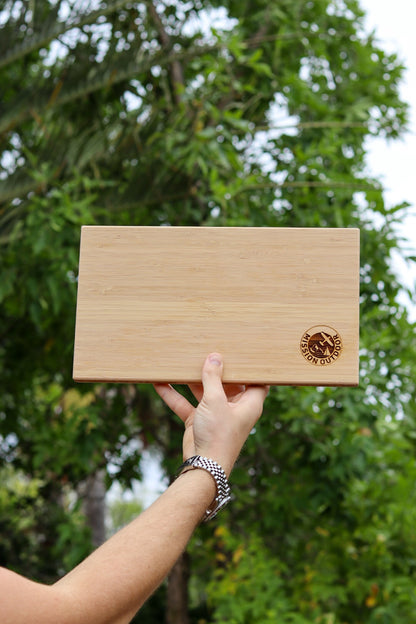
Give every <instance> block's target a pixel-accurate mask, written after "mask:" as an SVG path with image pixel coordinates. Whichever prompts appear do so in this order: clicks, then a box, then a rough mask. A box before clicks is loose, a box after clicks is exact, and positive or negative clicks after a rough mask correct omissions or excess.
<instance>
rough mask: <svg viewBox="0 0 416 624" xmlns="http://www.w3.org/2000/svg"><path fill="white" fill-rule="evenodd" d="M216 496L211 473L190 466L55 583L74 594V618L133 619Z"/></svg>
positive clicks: (119, 621) (79, 621)
mask: <svg viewBox="0 0 416 624" xmlns="http://www.w3.org/2000/svg"><path fill="white" fill-rule="evenodd" d="M214 496H215V484H214V481H213V479H212V477H211V476H210V475H209V474H208V473H206V472H205V471H203V470H193V471H190V472H189V473H187V474H186V475H183V476H181V477H180V478H179V479H178V480H177V481H175V482H174V483H173V484H172V485H171V486H170V487H169V488H168V489H167V490H166V492H164V494H162V496H161V497H160V498H159V499H158V500H157V501H156V502H155V503H154V504H153V505H152V506H151V507H149V509H147V510H146V511H145V512H143V513H142V514H141V515H140V516H139V517H138V518H137V519H136V520H134V521H133V522H132V523H131V524H129V525H128V526H126V527H125V528H124V529H122V530H121V531H119V532H118V533H117V534H116V535H114V536H113V537H112V538H111V539H110V540H108V542H106V543H105V544H103V545H102V546H101V547H100V548H98V549H97V550H96V551H95V552H94V553H93V554H92V555H91V556H90V557H88V558H87V559H86V560H85V561H84V562H82V563H81V564H80V565H79V566H78V567H77V568H75V569H74V570H73V571H72V572H70V573H69V574H68V575H67V576H65V577H64V578H63V579H61V580H60V581H59V582H58V583H56V585H55V586H54V588H55V589H56V590H57V591H59V592H60V591H65V593H68V594H69V595H70V596H71V597H72V609H73V613H74V620H73V621H74V622H76V623H77V624H82V623H83V622H86V623H87V622H88V623H89V624H91V623H92V622H94V624H95V623H96V624H101V623H103V624H104V623H107V622H108V623H110V622H111V623H117V624H122V623H124V622H129V621H130V620H131V618H132V617H133V615H134V614H135V613H136V611H137V610H138V609H139V608H140V607H141V605H142V604H143V602H144V601H145V600H146V599H147V598H148V597H149V595H150V594H151V593H152V592H153V591H154V590H155V589H156V588H157V587H158V585H159V584H160V583H161V581H162V580H163V579H164V578H165V577H166V575H167V574H168V572H169V570H170V569H171V567H172V566H173V564H174V563H175V561H176V560H177V559H178V557H179V556H180V554H181V553H182V551H183V550H184V549H185V547H186V544H187V542H188V541H189V538H190V537H191V535H192V533H193V531H194V529H195V527H196V526H197V525H198V524H199V522H200V520H201V518H202V517H203V515H204V512H205V510H206V509H207V508H208V507H209V505H210V503H211V502H212V500H213V498H214ZM75 614H76V616H75Z"/></svg>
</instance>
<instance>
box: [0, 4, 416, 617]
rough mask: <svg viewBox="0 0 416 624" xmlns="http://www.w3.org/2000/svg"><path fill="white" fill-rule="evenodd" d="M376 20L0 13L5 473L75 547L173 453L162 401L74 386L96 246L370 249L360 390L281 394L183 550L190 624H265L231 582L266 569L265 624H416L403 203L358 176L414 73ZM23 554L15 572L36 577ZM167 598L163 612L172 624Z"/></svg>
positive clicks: (399, 117)
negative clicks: (176, 235) (154, 232)
mask: <svg viewBox="0 0 416 624" xmlns="http://www.w3.org/2000/svg"><path fill="white" fill-rule="evenodd" d="M363 17H364V15H363V12H362V10H361V9H360V6H359V4H358V3H357V2H356V1H355V0H344V1H343V2H341V1H338V0H337V1H335V0H334V1H330V0H314V1H311V2H306V3H305V2H300V0H291V1H290V2H289V0H278V1H277V0H275V1H274V2H267V3H266V2H263V1H262V0H250V1H248V0H247V1H246V2H234V1H231V0H230V1H228V2H227V1H226V2H216V1H213V2H210V3H208V2H204V1H202V0H195V1H191V2H186V3H183V2H176V3H170V2H168V1H166V2H161V1H157V2H153V3H152V2H151V1H150V0H146V1H145V2H141V3H135V2H131V1H123V0H109V1H108V2H107V3H93V2H82V3H81V2H76V1H75V0H58V1H57V2H49V1H48V0H37V1H36V2H29V1H28V0H20V1H17V0H16V1H11V0H10V1H8V2H5V3H3V8H2V11H1V13H0V24H1V36H0V81H1V82H0V83H1V84H2V85H3V86H2V93H1V100H0V149H1V157H0V244H1V247H2V250H1V254H0V258H1V275H2V279H1V283H0V300H1V303H2V323H1V329H0V371H1V377H0V378H1V381H0V383H1V393H0V396H1V398H0V435H1V454H2V457H3V459H4V461H5V462H6V463H7V464H8V465H9V464H12V465H13V467H14V469H15V470H18V471H19V474H20V475H24V478H25V479H27V478H28V477H29V478H34V479H35V481H34V484H35V486H36V489H35V491H36V492H37V497H38V500H39V504H40V505H44V506H45V508H47V509H52V508H53V509H56V510H59V514H62V515H60V516H59V518H57V520H56V526H57V531H58V533H59V531H60V530H61V531H62V530H63V529H62V527H64V526H71V522H70V518H69V520H68V511H69V510H68V508H66V507H65V504H64V501H63V498H62V497H63V492H65V491H68V490H69V491H70V492H71V496H74V497H75V499H76V500H79V501H81V498H80V497H81V493H82V491H83V488H84V490H85V482H86V480H87V478H88V477H89V475H96V474H100V471H102V470H103V469H104V470H106V473H107V477H106V478H107V484H109V483H110V482H111V481H112V480H114V479H117V480H120V481H121V482H122V483H123V484H125V485H128V484H129V482H130V481H131V480H132V479H133V478H140V463H139V460H140V454H141V451H142V449H143V448H148V447H156V448H158V449H159V450H160V451H161V452H162V455H163V458H164V459H163V463H164V467H165V469H166V471H167V473H168V474H173V473H174V472H175V469H176V467H177V465H178V463H179V457H178V449H179V448H180V437H181V427H180V425H179V424H178V423H177V422H176V421H175V420H174V419H172V418H171V416H170V415H168V414H167V413H166V411H165V410H164V408H163V407H162V405H161V404H160V402H159V401H158V400H157V399H156V398H155V397H154V395H153V394H152V392H151V389H149V388H147V387H144V386H141V387H133V386H114V387H112V386H100V385H85V386H74V385H73V383H72V381H71V361H72V344H73V331H74V318H75V301H76V276H77V258H78V244H79V229H80V225H81V224H83V223H98V224H107V223H113V224H141V225H167V224H170V225H204V226H227V225H228V226H234V225H258V226H273V227H279V226H304V227H309V226H355V227H360V229H361V234H362V268H361V274H362V290H361V325H362V337H361V340H362V345H361V354H362V355H361V371H362V384H361V386H360V387H359V388H358V389H345V388H339V389H328V388H327V389H313V388H296V389H288V388H276V389H274V390H273V393H272V396H271V398H270V399H269V403H268V407H267V410H266V413H265V415H264V418H263V419H262V421H261V423H260V424H259V427H258V428H257V431H256V436H253V437H252V438H250V440H249V443H248V444H247V449H246V452H245V454H244V455H243V457H242V458H241V460H240V462H239V466H238V467H237V468H236V470H235V473H234V477H233V481H234V483H235V491H236V500H235V501H234V502H233V505H232V506H231V507H230V509H229V510H228V511H227V513H224V515H223V516H222V518H223V519H222V521H221V524H220V528H221V527H222V526H224V529H223V532H222V534H221V531H220V535H218V531H217V532H216V534H215V535H214V537H211V539H208V541H205V542H204V543H205V544H207V546H205V547H204V546H203V544H202V543H201V542H200V541H199V537H197V538H196V541H194V542H193V545H192V546H191V548H190V551H189V552H190V580H189V592H188V594H187V592H186V591H183V592H182V595H183V596H185V597H186V596H187V595H188V596H189V605H187V604H185V603H182V604H181V607H180V609H179V615H178V616H177V618H178V619H177V621H180V622H184V621H185V618H186V615H185V613H186V611H187V610H190V612H191V614H192V616H195V617H200V618H205V619H207V618H211V619H212V620H213V621H217V622H221V618H222V619H223V620H224V618H225V619H227V620H228V621H229V622H231V621H233V620H232V618H234V619H235V621H236V622H244V621H248V620H250V621H252V620H253V617H254V616H253V613H252V612H251V611H250V609H251V605H250V603H249V601H248V600H247V599H245V598H244V596H242V595H240V594H239V592H238V589H239V588H240V587H241V585H239V580H240V579H244V580H245V581H247V579H248V577H249V575H248V574H247V570H252V571H253V574H252V576H251V580H252V585H251V589H250V591H252V593H251V594H250V593H248V595H251V596H252V595H254V594H255V593H256V592H258V591H263V590H262V589H259V588H263V587H264V579H265V578H266V577H267V575H268V574H269V572H270V570H272V569H276V570H277V571H278V572H279V574H278V575H277V576H276V578H274V579H273V584H272V587H273V588H274V591H275V592H276V595H277V594H279V595H280V597H281V600H280V601H279V605H278V606H276V607H272V606H270V609H269V611H270V613H269V612H266V611H265V612H262V613H261V614H258V617H259V618H260V619H259V621H262V622H263V621H264V622H267V621H273V618H274V617H275V615H274V612H273V608H275V609H277V611H276V613H277V616H276V617H278V618H280V619H281V620H282V621H288V622H289V621H292V622H295V621H298V622H302V621H304V619H305V618H306V619H307V620H308V621H311V617H313V618H314V619H315V621H317V622H319V621H320V622H334V623H335V622H344V621H348V620H350V621H355V622H356V621H358V618H359V619H360V621H361V622H372V621H379V620H380V619H381V620H382V618H384V621H394V619H395V618H396V620H397V619H400V617H401V619H404V620H405V621H409V622H411V621H412V618H413V617H414V616H413V615H412V612H414V604H413V598H412V595H411V594H410V592H408V591H407V589H408V582H409V580H407V581H406V579H410V580H412V578H413V575H414V570H413V563H412V556H411V553H412V552H414V549H413V537H412V535H411V530H410V526H411V525H410V523H409V519H410V518H413V515H412V514H409V519H407V520H405V519H404V518H403V514H402V511H401V510H402V508H403V501H404V500H408V501H409V504H411V502H412V497H413V494H412V489H411V483H412V476H413V470H414V464H413V459H412V457H413V439H414V436H413V422H414V415H415V414H414V404H413V402H412V399H411V397H413V396H414V379H415V376H414V372H415V370H414V369H415V361H414V343H415V338H414V331H413V330H414V328H413V327H412V326H411V324H410V323H409V321H408V319H407V316H406V311H405V310H404V309H403V308H402V307H401V306H400V305H399V303H398V294H399V292H400V290H401V288H402V286H401V284H400V283H399V280H398V278H397V276H396V275H395V274H394V272H393V269H392V267H391V264H390V256H391V253H392V251H393V250H395V249H397V248H398V247H399V241H398V240H397V236H396V233H395V222H396V221H397V220H398V219H400V217H401V214H402V213H403V211H404V210H405V205H403V206H398V207H387V206H386V205H385V203H384V199H383V193H382V188H381V186H380V185H379V184H378V183H377V181H376V180H372V179H369V178H368V176H367V175H366V173H365V139H366V137H367V136H368V135H370V134H377V135H384V136H386V137H389V138H395V137H397V136H399V134H400V132H402V131H403V129H404V127H405V122H406V111H407V107H406V105H405V104H404V103H403V102H401V101H400V99H399V97H398V92H397V89H398V84H399V81H400V78H401V74H402V70H403V67H402V66H401V64H400V62H399V60H398V59H397V57H396V56H395V55H389V54H386V53H385V52H384V51H383V50H381V49H380V48H379V47H378V45H377V42H376V40H375V37H374V35H372V34H370V35H367V34H366V33H365V32H364V27H363ZM386 478H387V483H388V484H389V486H390V487H388V488H386V487H384V485H385V479H386ZM2 487H3V491H4V488H5V486H2ZM0 500H3V501H4V500H5V498H4V496H3V497H0ZM59 514H58V512H57V515H59ZM10 515H11V512H10V510H9V508H8V507H7V505H5V504H4V503H3V504H2V508H1V509H0V517H1V518H2V519H3V518H7V517H9V516H10ZM12 515H13V517H15V516H16V513H15V511H13V514H12ZM55 517H56V516H55ZM8 526H9V525H8ZM31 527H32V531H33V532H34V533H37V532H38V531H39V529H38V526H37V522H36V519H33V521H32V523H31ZM60 527H61V528H60ZM230 527H232V531H231V532H230ZM399 527H400V530H399ZM9 530H10V529H9V528H8V531H9ZM66 530H67V535H69V534H70V533H71V529H70V528H69V529H66ZM210 531H211V532H212V529H208V528H204V529H202V531H201V534H202V535H203V536H205V537H206V536H207V535H209V534H210ZM13 535H16V536H18V535H19V530H17V531H15V532H13ZM231 536H232V537H231ZM378 536H382V537H380V538H379V537H378ZM15 543H16V553H17V554H18V555H19V556H18V557H16V559H15V560H14V561H13V565H14V566H15V567H16V569H19V570H20V571H21V572H23V573H28V574H30V575H33V574H35V571H34V566H33V565H32V563H31V562H30V561H29V560H26V559H25V557H24V554H23V553H24V546H22V545H21V544H19V542H18V539H17V537H16V542H15ZM33 543H34V544H35V541H34V542H33ZM66 546H67V542H65V540H64V541H62V542H59V539H58V540H57V539H54V540H52V543H50V544H48V545H47V547H46V548H45V547H42V549H43V557H42V558H41V555H40V552H39V551H36V553H35V555H33V557H34V558H35V561H36V564H37V567H38V570H39V571H38V572H37V574H38V575H39V576H40V577H42V576H45V575H48V578H50V577H52V576H53V575H54V574H55V575H59V574H61V573H63V571H64V569H65V567H66V565H69V564H68V562H67V563H65V561H64V560H65V556H64V554H63V553H64V551H65V548H66ZM81 546H82V548H80V550H79V551H78V555H79V556H81V554H82V553H83V552H85V548H86V547H87V545H86V541H85V539H84V540H83V541H82V544H81ZM34 548H35V546H34ZM54 549H55V550H54ZM56 549H58V551H59V556H57V550H56ZM35 550H36V548H35ZM196 551H197V553H198V556H197V557H196V556H195V552H196ZM212 552H214V553H216V556H217V561H218V562H220V563H221V561H222V563H221V567H220V569H219V571H218V572H217V573H215V574H213V571H212V570H213V565H212V563H213V560H212V554H211V553H212ZM256 553H257V555H256ZM192 555H194V556H192ZM220 555H221V556H222V559H221V557H220ZM4 556H5V557H6V561H5V562H6V563H7V558H8V555H4ZM33 557H32V562H33ZM218 557H219V559H218ZM53 560H56V561H57V562H59V564H57V565H56V566H55V567H54V566H51V561H53ZM62 561H64V563H61V562H62ZM71 563H73V561H71ZM179 568H181V569H182V570H183V569H185V566H182V567H179ZM179 568H178V569H179ZM187 576H188V572H187V571H186V570H185V572H184V573H183V576H181V577H180V579H179V584H181V583H182V588H183V589H184V584H185V581H186V578H187ZM181 579H182V580H181ZM233 579H234V580H233ZM177 581H178V579H177V578H176V579H173V581H171V586H172V583H176V582H177ZM208 582H209V585H208V587H209V592H208V593H209V598H210V602H209V603H207V602H206V596H205V589H204V587H205V584H206V583H208ZM227 584H228V585H227ZM227 587H232V588H234V589H235V594H234V596H235V602H233V603H230V602H229V600H228V598H229V596H227ZM228 593H229V592H228ZM165 595H166V596H167V597H168V598H167V599H166V600H167V603H165V602H164V601H165ZM169 595H170V594H169V591H167V592H164V590H162V592H161V594H160V598H158V597H155V598H154V602H153V603H152V605H153V606H154V608H155V609H156V611H157V613H158V614H160V612H161V611H162V610H165V611H166V612H167V616H166V618H167V621H175V620H174V619H172V618H173V615H172V614H173V608H172V605H171V603H170V602H169ZM153 606H152V609H153ZM237 607H238V608H237ZM149 609H150V607H149ZM229 609H231V612H230V611H229ZM234 611H235V613H234ZM311 614H312V615H311ZM143 617H144V618H145V619H146V617H147V615H146V613H145V612H144V615H143ZM149 617H150V616H149ZM158 617H159V616H158ZM181 618H182V619H181ZM244 618H245V619H244ZM267 618H268V619H267ZM296 618H297V619H296ZM377 618H378V619H377ZM389 618H390V620H389ZM382 621H383V620H382Z"/></svg>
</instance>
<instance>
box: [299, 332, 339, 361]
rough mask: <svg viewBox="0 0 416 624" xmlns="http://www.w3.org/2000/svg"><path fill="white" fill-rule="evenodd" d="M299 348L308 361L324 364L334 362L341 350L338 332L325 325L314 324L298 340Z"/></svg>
mask: <svg viewBox="0 0 416 624" xmlns="http://www.w3.org/2000/svg"><path fill="white" fill-rule="evenodd" d="M300 350H301V353H302V355H303V357H304V358H305V360H307V361H308V362H310V363H311V364H315V365H316V366H326V365H327V364H332V362H335V361H336V360H337V359H338V358H339V356H340V355H341V352H342V340H341V336H340V335H339V333H338V332H337V331H336V330H335V329H333V328H332V327H328V326H327V325H315V326H314V327H311V328H310V329H308V331H307V332H305V333H304V334H303V336H302V340H301V341H300Z"/></svg>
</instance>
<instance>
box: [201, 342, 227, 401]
mask: <svg viewBox="0 0 416 624" xmlns="http://www.w3.org/2000/svg"><path fill="white" fill-rule="evenodd" d="M223 370H224V363H223V359H222V355H221V354H220V353H211V354H210V355H209V356H208V357H207V359H206V360H205V362H204V366H203V368H202V385H203V388H204V399H205V401H208V402H209V401H211V400H215V399H217V398H226V396H225V392H224V388H223V386H222V381H221V379H222V373H223Z"/></svg>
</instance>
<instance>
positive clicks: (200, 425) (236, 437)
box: [154, 353, 269, 476]
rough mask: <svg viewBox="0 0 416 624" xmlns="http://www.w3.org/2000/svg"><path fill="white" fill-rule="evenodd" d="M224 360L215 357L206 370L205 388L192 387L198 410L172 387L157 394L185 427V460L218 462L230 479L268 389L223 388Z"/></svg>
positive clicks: (160, 386) (164, 386) (166, 386)
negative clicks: (191, 458) (196, 457)
mask: <svg viewBox="0 0 416 624" xmlns="http://www.w3.org/2000/svg"><path fill="white" fill-rule="evenodd" d="M222 372H223V360H222V357H221V355H220V354H219V353H211V354H210V355H209V356H208V357H207V359H206V360H205V363H204V366H203V369H202V384H191V385H190V386H189V387H190V389H191V391H192V393H193V395H194V396H195V398H196V399H197V401H198V402H199V403H198V406H197V407H194V406H193V405H192V404H191V403H190V402H189V401H188V400H187V399H186V398H185V397H184V396H182V395H181V394H179V392H177V391H176V390H175V389H174V388H172V386H170V385H169V384H155V386H154V387H155V390H156V392H157V393H158V394H159V396H160V397H161V398H162V399H163V401H164V402H165V403H166V405H168V407H170V408H171V409H172V410H173V411H174V412H175V414H177V416H179V418H180V419H181V420H182V421H183V423H184V424H185V433H184V437H183V458H184V460H186V459H188V458H189V457H192V456H193V455H202V456H203V457H209V458H210V459H213V460H215V461H216V462H217V463H218V464H220V466H221V467H222V468H223V470H224V471H225V473H226V474H227V476H228V475H229V474H230V472H231V470H232V467H233V465H234V463H235V461H236V460H237V458H238V455H239V453H240V451H241V449H242V447H243V445H244V442H245V441H246V439H247V437H248V435H249V433H250V431H251V430H252V429H253V427H254V425H255V424H256V422H257V420H258V419H259V417H260V415H261V413H262V410H263V403H264V400H265V398H266V396H267V393H268V390H269V388H268V386H247V387H246V386H244V385H240V384H230V385H227V384H225V385H223V384H222V380H221V379H222Z"/></svg>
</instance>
